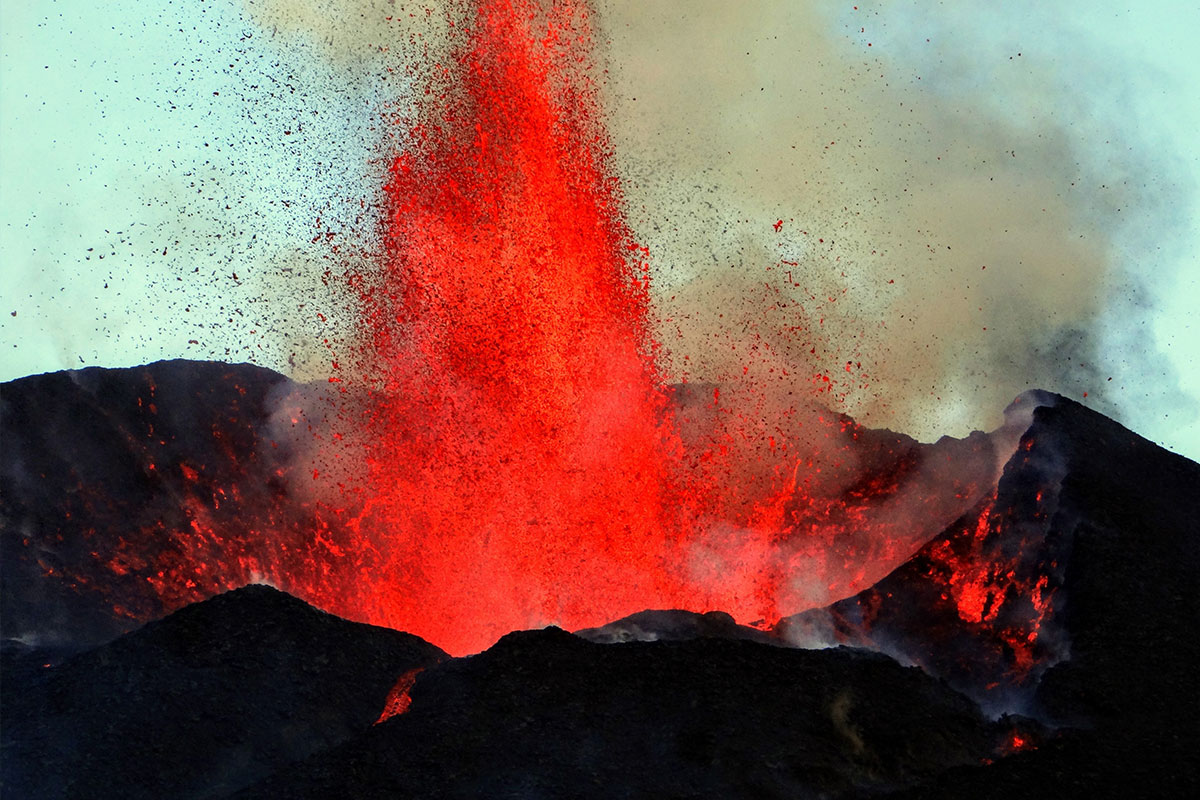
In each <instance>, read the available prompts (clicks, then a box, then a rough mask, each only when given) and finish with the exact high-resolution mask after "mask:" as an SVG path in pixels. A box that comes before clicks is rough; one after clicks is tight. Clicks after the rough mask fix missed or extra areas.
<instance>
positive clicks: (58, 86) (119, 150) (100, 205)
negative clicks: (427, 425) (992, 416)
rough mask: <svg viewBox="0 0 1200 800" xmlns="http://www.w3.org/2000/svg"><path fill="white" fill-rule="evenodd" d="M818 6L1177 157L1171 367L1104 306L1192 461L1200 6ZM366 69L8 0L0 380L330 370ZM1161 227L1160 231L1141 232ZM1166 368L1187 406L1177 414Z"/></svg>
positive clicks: (1146, 287)
mask: <svg viewBox="0 0 1200 800" xmlns="http://www.w3.org/2000/svg"><path fill="white" fill-rule="evenodd" d="M300 5H303V3H300ZM342 5H345V3H343V4H342ZM827 5H828V6H829V8H830V14H829V15H828V18H827V19H825V20H823V21H822V23H821V24H828V25H831V26H834V27H836V28H837V31H836V32H837V33H838V34H839V35H841V32H843V31H845V30H851V29H852V26H854V25H856V24H858V21H859V19H860V18H861V17H860V16H856V14H863V13H865V12H867V11H870V10H871V8H873V7H875V6H878V8H879V14H878V15H876V16H875V17H872V18H870V19H871V21H872V23H875V24H872V27H871V29H870V31H869V34H870V37H871V39H872V41H871V42H870V45H871V47H872V48H873V50H872V52H875V53H879V54H881V57H882V56H886V57H887V58H890V59H892V60H893V62H894V63H897V64H901V65H905V66H906V67H908V68H911V70H912V71H914V72H918V71H920V72H924V73H925V74H926V75H930V74H933V73H936V72H937V71H938V70H939V69H940V70H942V71H943V72H945V73H946V75H947V76H948V77H947V78H946V80H945V81H944V85H945V86H947V87H948V88H947V91H949V92H957V93H958V95H956V96H960V97H962V98H963V102H964V104H965V107H966V108H967V111H968V112H969V110H970V106H971V104H974V103H978V104H982V105H986V104H988V103H989V102H992V99H991V98H989V97H987V96H979V97H972V96H971V81H972V80H973V74H974V73H973V72H972V69H973V65H974V64H983V63H986V58H985V56H986V55H987V54H989V53H990V54H992V55H997V54H999V53H1003V52H1007V50H1008V49H1016V48H1019V47H1020V46H1021V45H1020V43H1021V42H1027V41H1031V40H1035V39H1036V40H1037V41H1038V42H1040V43H1041V44H1042V45H1043V51H1044V50H1045V49H1046V47H1050V48H1058V49H1059V51H1060V52H1061V56H1060V61H1061V63H1062V65H1063V69H1061V70H1060V71H1059V72H1058V74H1059V76H1060V77H1063V79H1064V80H1066V81H1068V82H1070V84H1071V85H1070V90H1071V93H1074V94H1075V96H1076V97H1077V98H1078V100H1079V104H1078V108H1081V109H1087V112H1086V113H1087V114H1088V115H1091V116H1092V117H1094V118H1089V119H1086V120H1085V119H1082V118H1081V119H1079V120H1078V125H1079V130H1084V131H1088V132H1092V131H1095V132H1102V131H1104V130H1107V129H1109V128H1111V129H1113V130H1118V129H1119V130H1120V131H1121V132H1122V141H1128V142H1129V143H1130V144H1129V145H1128V149H1129V164H1131V165H1135V167H1136V166H1137V165H1151V166H1152V168H1153V169H1156V170H1164V174H1163V175H1159V176H1154V178H1155V180H1162V181H1165V182H1166V183H1169V184H1170V186H1171V190H1170V191H1165V190H1164V192H1163V193H1162V194H1161V196H1162V197H1163V198H1166V202H1168V205H1167V206H1166V207H1155V208H1141V209H1139V208H1132V209H1128V210H1127V211H1128V217H1126V219H1129V220H1130V224H1129V226H1128V227H1129V230H1128V231H1127V232H1125V233H1122V234H1121V235H1120V236H1119V237H1117V238H1118V246H1119V247H1121V248H1123V252H1124V258H1125V261H1126V265H1125V269H1126V270H1127V271H1128V273H1129V274H1130V275H1132V276H1136V277H1137V279H1138V281H1139V283H1140V284H1141V291H1143V292H1144V293H1145V296H1144V299H1143V300H1141V301H1139V303H1140V304H1141V305H1142V306H1144V308H1143V309H1142V312H1141V314H1142V316H1144V320H1141V321H1139V323H1138V324H1141V325H1143V328H1144V329H1146V330H1149V331H1150V332H1151V333H1152V338H1153V341H1154V343H1155V345H1156V347H1157V349H1158V351H1159V352H1161V353H1165V355H1166V357H1167V361H1166V362H1162V361H1161V360H1160V359H1157V358H1153V357H1151V356H1152V355H1153V354H1151V353H1147V352H1144V351H1139V350H1138V349H1137V347H1144V343H1143V344H1139V345H1137V346H1136V347H1135V346H1132V345H1130V344H1129V343H1128V341H1126V340H1125V339H1124V338H1123V334H1120V333H1118V332H1117V331H1118V329H1120V330H1123V331H1124V330H1127V329H1128V325H1129V320H1123V321H1116V320H1114V324H1113V331H1114V333H1113V335H1112V341H1111V351H1112V353H1111V355H1112V358H1113V359H1114V360H1115V361H1120V362H1121V363H1124V364H1125V365H1126V371H1125V373H1124V374H1123V376H1124V377H1123V379H1124V378H1126V377H1132V378H1135V379H1137V380H1138V381H1140V382H1142V383H1143V384H1144V386H1145V387H1146V389H1145V391H1144V392H1140V393H1138V392H1134V391H1130V392H1129V393H1128V394H1127V395H1126V396H1123V399H1122V398H1118V400H1116V401H1115V402H1117V404H1118V405H1119V406H1120V407H1121V416H1122V420H1123V421H1124V422H1125V424H1127V425H1129V426H1130V427H1132V428H1133V429H1134V430H1136V431H1137V432H1139V433H1141V434H1143V435H1145V436H1147V437H1149V438H1152V439H1154V440H1156V441H1158V442H1160V443H1162V444H1164V445H1165V446H1167V447H1169V448H1171V449H1173V450H1175V451H1177V452H1180V453H1183V454H1185V455H1188V456H1189V457H1191V458H1200V419H1198V418H1197V402H1198V399H1200V331H1197V325H1198V323H1197V316H1198V315H1197V314H1196V311H1195V309H1196V308H1197V307H1198V305H1200V221H1198V220H1200V215H1198V214H1197V211H1196V207H1195V206H1194V205H1192V203H1194V202H1195V187H1196V186H1200V135H1198V134H1200V92H1197V90H1196V87H1197V86H1200V49H1197V48H1196V47H1195V46H1194V42H1192V41H1191V37H1192V36H1194V34H1195V32H1196V31H1200V6H1198V5H1197V4H1195V3H1185V2H1170V1H1169V0H1149V1H1147V0H1141V1H1140V2H1138V3H1136V4H1133V3H1125V2H1108V1H1107V0H1094V1H1093V2H1083V0H1070V1H1069V2H1063V3H1055V4H1044V3H1032V2H1019V3H1013V4H1010V5H1008V6H1006V8H1007V12H1001V11H997V10H995V8H994V6H995V4H993V3H984V2H961V3H953V4H949V3H947V4H944V5H943V4H941V3H937V4H935V3H932V2H926V3H896V4H891V5H886V4H874V5H872V4H869V3H859V4H858V5H859V6H861V7H862V8H861V9H855V8H854V5H855V4H854V3H846V4H838V3H829V4H827ZM843 6H844V7H843ZM747 7H748V8H752V4H747ZM885 7H886V12H885V11H884V8H885ZM885 23H886V24H885ZM867 24H869V23H864V25H863V26H862V27H863V28H866V27H867ZM914 31H918V32H920V33H923V34H925V36H927V37H928V38H932V39H935V40H936V39H938V37H941V38H942V39H943V40H945V39H951V40H953V47H954V52H957V53H959V54H960V56H961V57H962V58H963V59H964V60H963V64H964V65H966V67H965V68H962V69H959V67H957V66H956V65H954V64H949V63H946V62H945V61H944V60H943V61H941V62H939V63H933V62H927V61H925V60H923V59H928V58H930V56H929V55H928V52H929V51H924V50H922V49H921V48H919V47H916V46H913V44H912V43H913V42H920V41H921V37H920V36H914V35H913V32H914ZM866 35H867V33H864V36H866ZM851 44H853V43H851ZM858 44H860V45H861V44H862V43H861V42H860V43H858ZM939 52H940V53H942V54H943V55H944V53H945V52H946V51H945V50H944V49H943V50H940V51H939ZM373 64H374V62H372V63H371V64H364V63H357V64H356V63H344V62H337V63H334V62H332V61H330V60H329V59H328V58H326V57H325V56H324V55H323V53H322V43H321V42H320V41H315V40H314V41H306V40H304V39H303V38H297V37H295V36H285V35H284V34H282V33H279V32H278V31H272V30H266V29H263V28H261V27H259V26H258V24H256V22H255V21H253V20H252V19H251V18H250V17H249V15H248V14H247V13H246V12H245V11H244V9H243V7H242V6H241V4H240V3H238V2H236V0H228V1H227V2H219V1H218V0H208V2H204V1H203V0H174V2H167V3H162V2H156V3H146V2H131V1H130V0H118V1H117V2H110V3H105V4H102V5H98V4H95V3H85V2H82V0H59V1H58V2H48V3H38V4H32V3H12V2H10V3H4V4H0V115H2V130H0V208H2V216H0V219H2V222H0V303H2V308H0V312H2V313H0V380H8V379H11V378H16V377H20V376H24V375H28V374H35V373H40V372H47V371H53V370H59V369H68V368H76V367H80V366H85V365H86V366H110V367H115V366H129V365H135V364H139V363H145V362H149V361H154V360H157V359H161V358H175V357H188V358H216V359H225V360H230V361H247V360H250V361H255V362H256V363H260V364H262V365H264V366H268V367H272V368H275V369H279V370H281V371H285V372H290V373H291V374H294V375H296V376H298V377H302V378H303V377H312V376H314V375H318V374H320V371H321V368H322V358H323V356H322V350H321V348H320V346H319V341H320V339H321V338H322V337H323V336H325V335H327V334H328V332H329V330H330V326H333V327H336V322H337V320H333V321H331V322H328V323H327V322H325V321H322V320H321V319H320V318H319V317H318V316H317V314H318V313H319V312H320V313H327V312H330V311H332V310H334V309H336V308H338V307H339V304H338V301H337V298H336V297H335V296H333V295H332V294H331V290H330V289H329V288H327V287H326V286H325V284H324V283H322V281H321V280H320V277H321V273H322V272H323V271H324V270H325V269H326V268H329V267H333V268H336V264H335V263H333V262H331V260H330V249H329V246H328V242H329V241H330V240H329V239H328V238H324V239H323V241H322V242H321V243H318V244H314V243H313V239H314V237H317V236H318V235H319V234H323V233H324V232H326V231H331V232H333V233H335V234H336V235H335V237H334V240H335V241H336V240H337V236H339V235H344V232H345V231H346V229H347V228H348V227H354V226H355V220H356V218H357V219H358V223H357V225H358V227H359V228H360V229H369V227H370V225H369V223H367V224H364V223H363V222H362V220H363V219H366V220H370V219H371V212H370V204H371V202H372V201H373V199H374V197H375V196H376V193H377V192H378V188H379V187H378V175H379V167H378V164H377V163H373V159H375V158H376V157H377V156H378V155H379V154H380V148H381V147H382V146H383V145H382V143H383V138H382V134H381V132H380V129H381V125H380V114H381V112H382V110H383V109H384V108H385V106H386V104H388V103H395V102H397V101H399V100H401V99H402V98H403V96H404V94H405V93H404V86H403V84H402V83H401V82H400V81H399V79H397V78H395V77H389V76H388V75H387V74H386V73H384V72H383V71H381V70H378V69H377V68H374V66H373ZM1076 65H1078V66H1076ZM1096 65H1100V67H1101V68H1096ZM955 69H959V71H960V73H961V76H960V77H961V81H960V83H961V85H957V86H956V85H955V84H954V81H953V80H951V78H953V77H954V75H951V74H950V73H951V71H953V70H955ZM1064 76H1065V77H1064ZM1064 96H1065V95H1064ZM1011 110H1012V113H1013V114H1016V115H1020V113H1021V111H1022V109H1021V108H1020V107H1019V106H1014V107H1012V109H1011ZM1062 113H1063V114H1067V115H1070V114H1072V113H1079V112H1078V111H1073V110H1072V109H1068V108H1064V109H1062ZM1089 135H1090V133H1089ZM385 149H386V148H385ZM1131 168H1132V167H1131ZM1122 213H1125V210H1123V212H1122ZM1139 214H1142V215H1143V218H1142V219H1144V221H1145V224H1142V223H1139V216H1138V215H1139ZM1151 221H1153V222H1154V224H1153V225H1151V224H1150V222H1151ZM1151 228H1153V230H1154V236H1155V237H1158V238H1154V239H1153V240H1150V241H1147V240H1145V239H1142V238H1139V236H1138V231H1149V230H1151ZM1164 231H1165V232H1166V234H1165V236H1166V238H1161V237H1163V236H1164V233H1163V232H1164ZM1147 236H1149V234H1147ZM649 244H650V245H651V247H652V248H653V246H654V242H653V241H651V242H649ZM235 276H236V277H235ZM1122 313H1128V308H1127V307H1126V308H1125V311H1123V312H1122ZM327 315H328V314H327ZM1118 322H1122V323H1123V324H1118ZM1161 363H1168V364H1169V365H1170V367H1171V371H1169V372H1166V373H1164V371H1163V369H1162V368H1161V367H1160V366H1159V365H1160V364H1161ZM1139 364H1146V365H1150V366H1148V367H1146V368H1145V370H1144V371H1142V372H1139V369H1140V367H1139ZM1176 383H1177V384H1178V387H1179V389H1180V390H1181V391H1182V393H1183V395H1185V396H1186V397H1187V398H1189V403H1185V404H1182V405H1181V404H1178V403H1176V404H1175V405H1172V406H1171V407H1170V408H1167V407H1166V405H1164V403H1165V401H1163V400H1161V398H1165V397H1167V396H1168V395H1171V396H1177V395H1178V393H1177V392H1174V391H1173V390H1172V387H1173V386H1174V384H1176ZM1188 404H1190V409H1189V408H1188ZM955 433H956V435H961V432H957V431H955Z"/></svg>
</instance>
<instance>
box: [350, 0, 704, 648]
mask: <svg viewBox="0 0 1200 800" xmlns="http://www.w3.org/2000/svg"><path fill="white" fill-rule="evenodd" d="M590 39H591V30H590V16H589V11H588V9H587V7H586V5H585V4H581V3H555V4H553V6H551V7H548V8H547V7H543V6H542V5H540V4H538V3H533V2H527V1H523V0H517V1H516V2H501V1H500V0H483V1H482V2H479V3H478V4H477V5H476V7H475V9H474V14H473V16H472V18H471V19H470V20H469V21H468V23H467V29H466V30H465V31H463V32H461V40H460V41H459V43H458V45H457V47H456V48H455V49H454V51H453V52H452V54H451V56H450V59H449V61H448V65H447V66H446V68H445V69H444V70H442V71H439V72H435V74H434V75H433V77H432V78H431V79H430V85H428V86H427V87H425V91H424V97H425V98H426V99H427V102H426V103H425V106H424V108H423V112H422V115H421V118H420V119H419V120H418V121H417V122H416V123H415V124H414V125H412V127H411V129H410V131H409V132H408V135H407V141H406V143H405V146H404V148H403V152H402V153H401V154H400V155H399V156H398V157H397V158H396V159H395V160H394V162H393V163H392V165H391V168H390V171H389V182H388V184H387V187H386V192H387V197H388V200H389V207H388V215H387V219H386V220H385V225H386V230H385V236H386V254H385V257H384V258H383V259H382V263H380V264H379V265H378V269H376V270H374V271H372V272H370V273H369V274H364V273H356V274H353V275H350V276H348V277H349V279H350V281H351V285H352V287H353V288H354V289H355V291H356V294H357V297H358V299H359V303H360V305H359V319H360V321H361V333H360V336H361V339H360V344H361V348H360V350H359V357H358V358H357V359H355V363H354V364H353V365H352V367H351V366H349V365H347V366H348V368H345V369H340V370H339V372H338V374H337V378H338V379H339V380H341V381H343V382H342V384H341V386H342V388H343V389H344V390H345V391H346V393H347V394H355V393H356V392H362V393H365V394H366V395H367V396H369V400H368V402H367V408H368V413H367V415H366V418H365V423H364V418H363V417H361V416H359V415H358V414H357V413H356V414H354V415H347V414H343V415H342V417H341V419H342V421H343V422H344V423H348V424H349V425H350V426H351V428H352V430H348V431H346V434H347V436H346V437H345V439H346V440H354V441H361V442H363V444H362V450H361V458H362V461H363V464H364V465H365V468H364V474H363V475H361V482H358V481H356V482H355V484H356V485H355V487H354V489H353V490H352V492H353V493H354V494H355V495H356V499H357V502H356V503H355V504H354V506H355V507H356V508H359V509H361V511H360V512H359V513H358V514H357V515H356V516H354V517H353V519H351V520H350V523H349V524H350V525H351V527H352V528H353V529H354V530H355V531H357V532H358V535H359V536H360V537H361V538H362V539H363V540H365V543H369V544H368V545H367V546H369V547H370V548H371V549H372V550H373V551H375V552H377V553H378V554H379V563H377V564H376V565H375V567H374V568H375V569H376V570H378V575H377V576H376V579H375V580H374V581H373V585H372V592H371V596H370V598H369V600H368V601H367V606H368V607H369V608H370V609H371V612H370V613H371V616H372V617H375V616H377V615H378V616H379V618H384V619H388V620H392V621H396V620H399V621H403V624H404V625H406V626H407V627H408V629H410V630H413V631H414V632H417V633H420V634H421V635H423V636H427V637H428V638H430V639H431V640H433V641H437V642H440V643H442V645H443V646H445V647H448V648H449V649H450V650H452V651H453V650H455V649H456V648H457V649H461V648H470V647H471V646H475V647H477V646H479V645H480V644H486V643H487V642H486V641H484V640H485V639H488V640H490V639H494V638H495V637H496V636H499V635H501V634H503V633H504V632H506V631H508V630H512V629H513V628H516V627H523V626H528V625H530V624H538V623H543V624H544V623H548V622H557V623H559V624H564V625H567V626H571V625H573V624H584V623H591V622H594V621H595V620H596V618H597V617H596V615H597V614H598V613H603V614H611V613H613V612H618V613H625V612H628V611H635V610H638V609H640V608H643V607H646V606H647V605H667V606H683V605H688V606H691V605H695V604H696V601H697V599H698V598H696V597H695V596H694V594H693V592H692V591H690V590H689V588H688V587H687V584H686V580H685V578H684V576H682V575H680V574H679V571H678V569H677V568H676V567H675V566H674V565H678V564H681V563H683V559H682V557H681V553H680V551H679V545H680V541H681V540H682V538H683V537H684V536H685V534H686V532H687V530H688V526H689V524H690V519H691V518H692V516H693V515H694V514H695V513H696V512H697V511H698V509H699V506H698V504H699V499H698V498H699V496H700V495H699V493H698V492H697V490H696V487H694V486H692V485H689V483H688V480H687V479H686V478H685V472H684V471H683V470H682V469H681V466H682V444H681V442H680V439H679V436H678V434H677V431H676V429H675V425H674V422H673V419H672V416H671V412H670V398H669V395H668V392H667V391H666V390H665V389H664V388H663V386H662V382H661V380H660V376H659V375H658V374H657V372H656V369H655V364H654V359H653V352H654V343H653V341H652V339H651V336H650V333H649V322H648V301H647V279H648V275H647V273H648V265H647V264H646V262H645V255H646V251H645V250H644V249H643V248H641V247H639V246H638V245H637V244H636V243H635V242H633V240H632V239H631V237H630V233H629V231H628V230H627V228H626V227H625V225H624V224H623V222H622V219H621V215H620V195H619V191H618V187H617V186H616V183H615V181H614V180H613V179H612V178H611V177H610V175H609V173H608V171H607V169H606V163H605V162H606V157H607V154H606V151H605V147H606V139H605V136H604V132H603V129H602V126H601V124H600V121H599V117H600V113H599V110H598V105H597V98H596V92H595V88H594V86H593V84H592V79H591V75H590V68H589V66H590V65H589V59H590V56H589V50H590ZM338 366H339V368H341V367H342V365H341V364H340V363H339V365H338ZM356 384H357V386H356ZM364 424H365V426H366V430H365V431H363V429H362V426H363V425H364ZM364 433H365V435H363V434H364ZM703 602H704V601H703V599H701V603H702V604H703ZM601 609H603V611H602V612H601V611H600V610H601ZM480 620H487V622H486V625H485V627H486V628H487V630H486V633H485V632H484V631H479V630H478V627H479V625H480ZM467 631H473V632H472V633H470V634H468V633H467ZM481 634H483V638H482V639H481V638H477V637H478V636H480V635H481ZM468 641H469V642H470V644H468V643H467V642H468Z"/></svg>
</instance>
